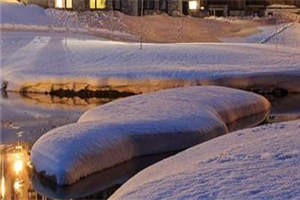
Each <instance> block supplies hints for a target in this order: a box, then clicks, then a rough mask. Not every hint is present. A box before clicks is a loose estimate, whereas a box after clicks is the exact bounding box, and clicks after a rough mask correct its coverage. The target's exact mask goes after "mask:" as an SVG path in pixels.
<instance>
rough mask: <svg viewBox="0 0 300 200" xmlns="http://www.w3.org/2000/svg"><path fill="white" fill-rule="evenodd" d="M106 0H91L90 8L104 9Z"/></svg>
mask: <svg viewBox="0 0 300 200" xmlns="http://www.w3.org/2000/svg"><path fill="white" fill-rule="evenodd" d="M105 7H106V0H90V9H96V8H97V9H104V8H105Z"/></svg>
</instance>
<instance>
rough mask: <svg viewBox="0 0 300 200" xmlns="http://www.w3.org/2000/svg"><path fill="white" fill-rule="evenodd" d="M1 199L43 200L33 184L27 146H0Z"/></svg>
mask: <svg viewBox="0 0 300 200" xmlns="http://www.w3.org/2000/svg"><path fill="white" fill-rule="evenodd" d="M0 148H1V155H0V156H1V199H3V200H13V199H14V200H29V199H41V196H40V195H38V194H37V193H36V192H34V189H33V188H32V184H31V180H30V177H31V168H32V166H31V164H30V162H29V161H30V159H29V154H28V147H27V146H26V145H25V144H20V143H19V144H17V145H0Z"/></svg>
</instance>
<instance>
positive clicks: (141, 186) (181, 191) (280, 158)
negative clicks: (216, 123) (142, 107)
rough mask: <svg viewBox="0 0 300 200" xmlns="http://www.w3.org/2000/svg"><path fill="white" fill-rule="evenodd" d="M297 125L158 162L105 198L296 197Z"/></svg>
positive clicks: (268, 128) (299, 183)
mask: <svg viewBox="0 0 300 200" xmlns="http://www.w3.org/2000/svg"><path fill="white" fill-rule="evenodd" d="M299 128H300V121H299V120H298V121H292V122H285V123H279V124H268V125H264V126H260V127H257V128H251V129H246V130H241V131H237V132H234V133H232V134H229V135H225V136H222V137H219V138H216V139H214V140H210V141H208V142H206V143H202V144H200V145H197V146H195V147H192V148H190V149H188V150H186V151H184V152H181V153H178V154H177V155H175V156H172V157H169V158H167V159H165V160H163V161H161V162H158V163H156V164H154V165H152V166H150V167H148V168H146V169H144V170H143V171H141V172H140V173H138V174H137V175H135V176H134V177H133V178H131V179H130V180H129V181H128V182H127V183H125V184H124V185H123V186H121V188H119V189H118V190H117V191H116V192H115V193H114V194H113V195H112V196H111V197H110V198H109V199H110V200H115V199H122V200H126V199H130V200H133V199H135V200H137V199H147V200H154V199H166V200H168V199H172V200H174V199H266V200H267V199H298V198H299V196H300V168H299V165H300V159H299V155H300V148H299V147H300V138H299V136H300V132H299V130H300V129H299Z"/></svg>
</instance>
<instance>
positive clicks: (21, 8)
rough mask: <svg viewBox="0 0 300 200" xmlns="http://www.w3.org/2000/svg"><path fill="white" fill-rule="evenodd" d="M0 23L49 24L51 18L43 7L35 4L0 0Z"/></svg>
mask: <svg viewBox="0 0 300 200" xmlns="http://www.w3.org/2000/svg"><path fill="white" fill-rule="evenodd" d="M0 9H1V18H0V19H1V24H23V25H49V24H52V21H51V19H50V18H49V17H48V15H47V14H46V13H45V9H43V8H41V7H39V6H36V5H27V6H25V5H24V4H21V3H7V2H1V1H0Z"/></svg>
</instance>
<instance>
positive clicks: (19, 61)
mask: <svg viewBox="0 0 300 200" xmlns="http://www.w3.org/2000/svg"><path fill="white" fill-rule="evenodd" d="M1 46H2V55H3V56H2V57H1V63H2V66H1V67H2V74H1V75H2V79H3V80H6V81H8V88H7V89H8V90H12V91H20V90H22V89H24V88H26V91H32V92H45V91H50V90H51V89H52V88H57V89H59V88H64V89H66V88H67V89H75V90H80V89H82V88H86V87H89V88H91V89H93V88H94V89H99V88H103V87H104V88H107V87H109V88H113V89H117V90H127V91H133V92H137V93H139V92H146V91H153V90H157V89H163V88H169V87H178V86H184V85H199V84H217V85H224V86H231V87H238V88H247V87H249V86H251V85H271V86H272V85H273V86H275V87H276V86H277V87H279V86H278V84H279V83H280V85H281V86H282V87H286V89H288V90H291V91H299V87H296V86H295V83H297V82H299V80H300V79H299V73H300V71H299V69H300V66H299V61H300V52H299V48H288V47H280V48H276V46H273V45H262V44H228V43H224V44H221V43H190V44H187V43H183V44H144V46H143V50H140V49H139V44H138V43H126V42H112V41H104V40H99V39H95V38H90V37H86V36H76V35H70V36H67V37H66V36H65V35H64V34H57V33H55V34H54V33H52V34H51V33H31V32H26V33H25V32H5V31H4V32H2V41H1ZM154 58H155V59H154ZM283 75H284V76H283ZM261 76H264V77H263V78H260V77H261ZM274 76H276V77H277V79H274V78H273V77H274ZM219 79H222V80H221V81H220V80H219ZM254 79H255V80H254ZM231 80H233V81H231ZM76 84H78V85H81V86H82V87H81V88H80V87H77V86H76Z"/></svg>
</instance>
